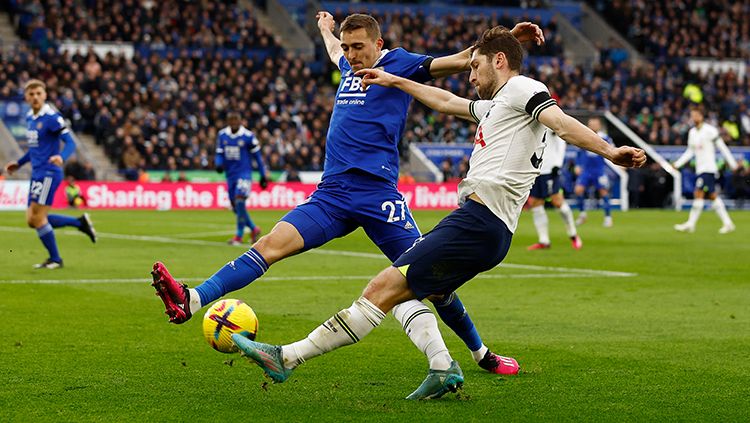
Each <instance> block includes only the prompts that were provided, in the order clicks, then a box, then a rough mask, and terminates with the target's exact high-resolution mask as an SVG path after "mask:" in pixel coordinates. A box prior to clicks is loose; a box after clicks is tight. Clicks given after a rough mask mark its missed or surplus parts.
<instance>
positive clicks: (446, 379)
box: [406, 360, 464, 400]
mask: <svg viewBox="0 0 750 423" xmlns="http://www.w3.org/2000/svg"><path fill="white" fill-rule="evenodd" d="M463 384H464V374H463V372H462V371H461V368H460V367H459V366H458V362H457V361H455V360H454V361H452V362H451V366H450V367H449V368H448V370H433V369H430V372H429V373H427V378H426V379H425V380H424V382H422V384H421V385H419V388H417V390H416V391H414V392H412V393H411V394H410V395H409V396H408V397H406V399H408V400H421V399H434V398H440V397H442V396H443V395H445V394H447V393H448V391H450V392H456V391H457V390H459V389H460V388H461V386H463Z"/></svg>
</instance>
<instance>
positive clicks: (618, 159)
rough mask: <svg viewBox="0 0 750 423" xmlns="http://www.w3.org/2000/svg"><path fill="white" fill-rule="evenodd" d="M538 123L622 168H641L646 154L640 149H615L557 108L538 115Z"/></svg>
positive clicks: (624, 147) (625, 147) (569, 141)
mask: <svg viewBox="0 0 750 423" xmlns="http://www.w3.org/2000/svg"><path fill="white" fill-rule="evenodd" d="M539 122H541V123H542V124H543V125H544V126H546V127H547V128H549V129H551V130H552V131H554V132H555V133H556V134H557V135H558V136H560V138H562V139H564V140H565V141H567V142H568V143H570V144H573V145H576V146H578V147H581V148H584V149H586V150H588V151H591V152H593V153H596V154H598V155H600V156H602V157H604V158H605V159H608V160H609V161H611V162H612V163H614V164H616V165H620V166H624V167H641V166H643V165H644V164H645V163H646V153H645V152H644V151H643V150H641V149H640V148H633V147H628V146H623V147H615V146H613V145H611V144H609V143H608V142H606V141H604V140H603V139H601V137H599V135H597V134H596V132H594V131H592V130H591V129H589V128H588V127H587V126H586V125H584V124H582V123H581V122H579V121H578V120H576V119H574V118H572V117H570V116H568V115H567V114H565V112H563V111H562V109H560V108H559V107H558V106H551V107H548V108H546V109H544V110H543V111H542V112H541V113H540V114H539Z"/></svg>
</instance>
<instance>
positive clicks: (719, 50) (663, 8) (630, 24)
mask: <svg viewBox="0 0 750 423" xmlns="http://www.w3.org/2000/svg"><path fill="white" fill-rule="evenodd" d="M589 2H590V3H592V4H593V5H594V6H595V8H596V9H597V10H598V11H599V12H600V13H601V14H602V15H603V16H605V17H606V18H607V20H608V21H609V22H610V24H611V25H612V26H613V27H615V28H617V29H618V30H619V31H620V32H621V33H622V34H623V35H625V36H627V38H628V40H630V42H631V43H632V44H633V45H634V46H635V47H636V48H638V49H639V50H641V51H642V52H644V53H646V54H647V55H648V56H650V57H654V58H666V57H716V58H731V57H735V58H745V59H747V58H749V57H750V47H749V46H750V26H748V25H747V22H749V21H750V10H748V8H747V6H746V5H744V4H743V3H742V2H736V1H731V0H712V1H696V0H679V1H665V0H660V1H635V0H615V1H597V0H589Z"/></svg>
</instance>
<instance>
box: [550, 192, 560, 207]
mask: <svg viewBox="0 0 750 423" xmlns="http://www.w3.org/2000/svg"><path fill="white" fill-rule="evenodd" d="M550 202H551V203H552V206H554V207H556V208H558V209H559V208H560V207H562V203H563V198H562V195H560V194H555V195H553V196H552V198H550Z"/></svg>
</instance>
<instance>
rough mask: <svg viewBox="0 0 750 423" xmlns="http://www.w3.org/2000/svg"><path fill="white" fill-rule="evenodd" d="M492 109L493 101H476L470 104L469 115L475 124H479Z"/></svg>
mask: <svg viewBox="0 0 750 423" xmlns="http://www.w3.org/2000/svg"><path fill="white" fill-rule="evenodd" d="M490 107H492V100H475V101H472V102H471V103H469V113H470V114H471V118H472V119H474V122H476V123H479V121H480V120H482V116H484V115H485V113H487V112H488V111H489V110H490Z"/></svg>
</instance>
